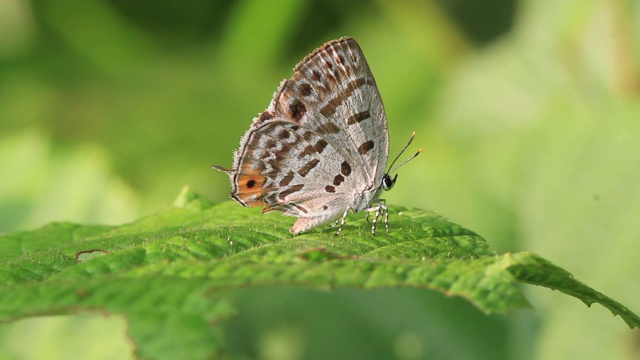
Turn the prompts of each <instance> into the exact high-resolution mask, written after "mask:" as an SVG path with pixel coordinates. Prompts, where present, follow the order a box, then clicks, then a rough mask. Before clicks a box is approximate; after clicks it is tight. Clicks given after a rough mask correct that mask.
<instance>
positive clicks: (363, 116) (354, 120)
mask: <svg viewBox="0 0 640 360" xmlns="http://www.w3.org/2000/svg"><path fill="white" fill-rule="evenodd" d="M369 118H371V114H370V113H369V110H365V111H362V112H359V113H357V114H353V115H351V116H349V118H347V124H349V125H353V124H358V123H360V122H362V121H364V120H367V119H369Z"/></svg>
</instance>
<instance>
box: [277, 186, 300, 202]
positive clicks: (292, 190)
mask: <svg viewBox="0 0 640 360" xmlns="http://www.w3.org/2000/svg"><path fill="white" fill-rule="evenodd" d="M303 187H304V184H297V185H292V186H291V187H289V188H288V189H285V190H283V191H282V192H280V195H278V198H279V199H280V200H284V199H285V198H286V197H287V196H289V195H291V194H293V193H295V192H298V191H300V190H302V188H303Z"/></svg>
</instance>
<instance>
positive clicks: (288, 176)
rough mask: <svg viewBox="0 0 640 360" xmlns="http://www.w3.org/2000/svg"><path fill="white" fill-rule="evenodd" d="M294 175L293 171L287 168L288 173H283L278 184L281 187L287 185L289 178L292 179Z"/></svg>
mask: <svg viewBox="0 0 640 360" xmlns="http://www.w3.org/2000/svg"><path fill="white" fill-rule="evenodd" d="M294 176H295V174H294V173H293V171H291V170H289V173H288V174H287V175H285V176H284V177H283V178H282V180H280V183H279V184H278V185H280V186H281V187H284V186H287V185H289V183H290V182H291V180H293V177H294Z"/></svg>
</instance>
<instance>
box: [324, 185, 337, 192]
mask: <svg viewBox="0 0 640 360" xmlns="http://www.w3.org/2000/svg"><path fill="white" fill-rule="evenodd" d="M324 191H326V192H328V193H334V192H336V188H335V187H333V186H331V185H327V186H325V187H324Z"/></svg>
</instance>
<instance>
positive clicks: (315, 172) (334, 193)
mask: <svg viewBox="0 0 640 360" xmlns="http://www.w3.org/2000/svg"><path fill="white" fill-rule="evenodd" d="M388 146H389V143H388V130H387V121H386V116H385V112H384V106H383V104H382V100H381V98H380V94H379V92H378V89H377V86H376V83H375V80H374V78H373V75H372V74H371V71H370V69H369V66H368V64H367V62H366V60H365V57H364V55H363V54H362V50H361V49H360V47H359V46H358V44H357V43H356V41H355V40H353V39H351V38H341V39H339V40H335V41H331V42H329V43H327V44H325V45H324V46H322V47H320V48H319V49H317V50H316V51H314V52H313V53H311V54H310V55H308V56H307V57H306V58H305V59H304V60H303V61H302V62H301V63H300V64H298V65H297V66H296V67H295V69H294V74H293V76H292V78H291V79H289V80H285V81H283V82H282V83H281V85H280V88H279V89H278V91H277V92H276V94H275V96H274V98H273V100H272V102H271V104H270V105H269V107H267V109H266V110H265V111H264V112H263V113H261V114H260V115H259V116H258V117H256V118H255V119H254V121H253V124H252V126H251V128H250V129H249V130H248V131H247V133H246V134H245V135H244V137H243V138H242V140H241V148H240V149H239V150H238V152H237V153H236V156H235V160H234V168H233V169H232V170H226V171H227V173H228V174H229V176H230V178H231V183H232V187H233V192H232V195H231V196H232V198H234V199H235V200H236V201H238V202H239V203H241V204H242V205H244V206H264V208H263V212H268V211H273V210H278V211H283V212H284V213H285V214H287V215H292V216H296V217H298V218H299V219H298V221H297V222H296V224H295V225H294V227H293V228H292V229H291V231H292V232H294V233H298V232H301V231H304V230H307V229H309V228H312V227H314V226H317V225H320V224H322V223H326V222H328V221H331V220H333V219H335V218H337V217H339V216H340V215H341V214H342V213H344V211H345V210H347V209H353V210H355V211H358V210H362V209H364V208H366V207H367V206H368V204H369V202H370V201H371V200H372V198H373V197H374V196H375V192H376V191H377V190H378V187H379V185H380V182H381V181H382V177H383V175H384V170H385V166H386V161H387V158H388ZM218 169H220V170H224V169H221V168H218Z"/></svg>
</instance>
